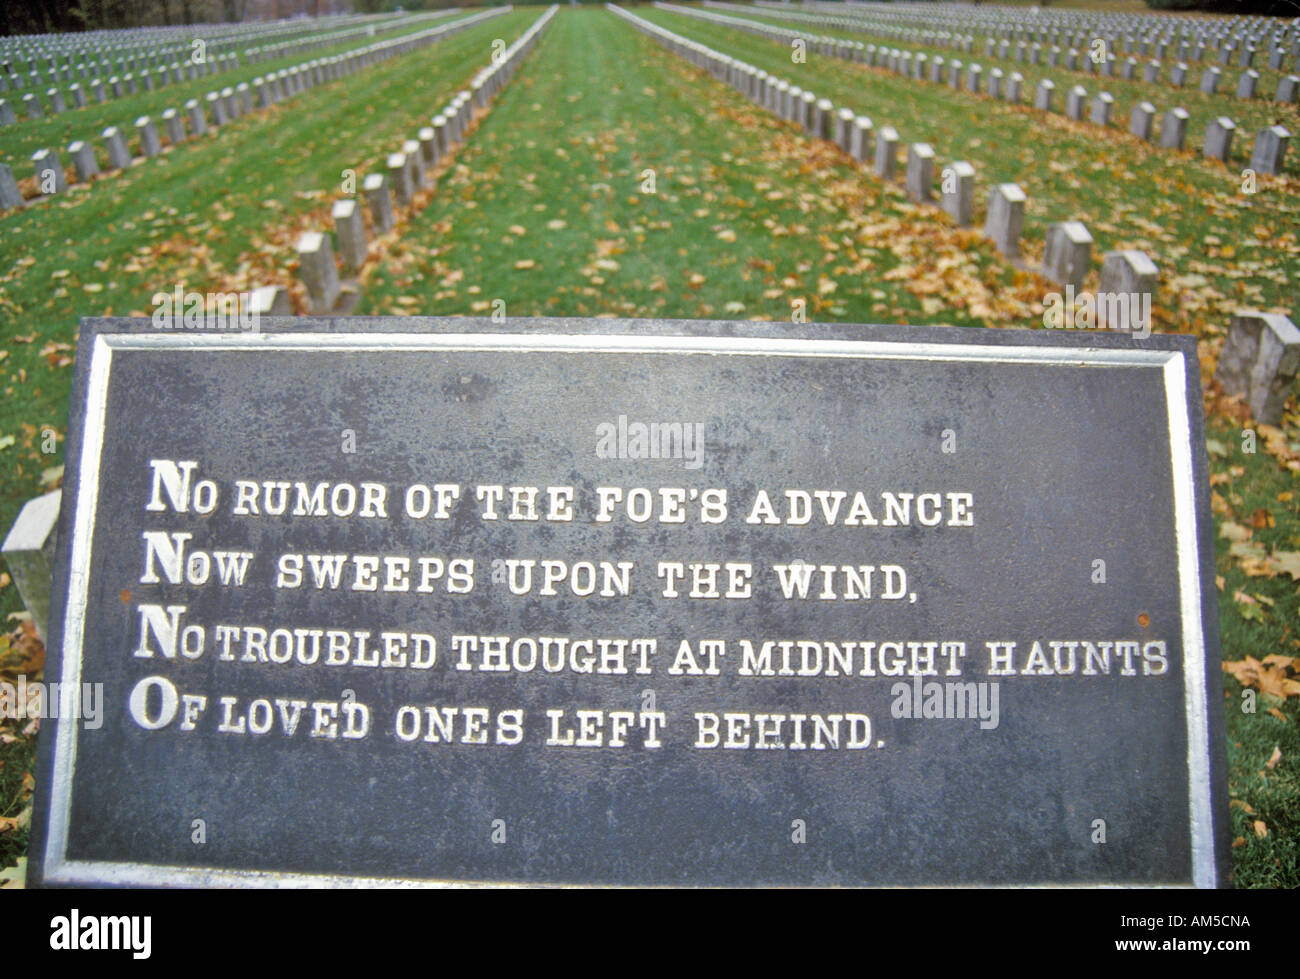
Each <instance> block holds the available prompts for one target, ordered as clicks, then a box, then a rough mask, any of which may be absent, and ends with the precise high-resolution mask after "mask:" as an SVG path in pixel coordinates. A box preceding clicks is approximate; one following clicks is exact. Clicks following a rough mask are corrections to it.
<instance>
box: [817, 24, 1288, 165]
mask: <svg viewBox="0 0 1300 979" xmlns="http://www.w3.org/2000/svg"><path fill="white" fill-rule="evenodd" d="M824 53H835V54H839V51H838V50H835V51H832V49H831V48H829V47H828V48H826V49H825V51H824ZM859 53H860V54H861V59H860V60H861V61H862V63H863V64H867V65H873V66H875V67H879V68H887V69H889V70H890V71H893V72H894V73H896V74H899V75H903V76H904V77H907V78H914V79H917V80H925V79H926V77H927V70H926V69H927V62H928V66H929V70H928V78H929V81H931V82H934V83H942V82H943V80H944V75H945V73H946V75H947V84H948V86H949V87H950V88H953V89H955V90H958V91H961V90H964V91H966V92H969V93H971V94H973V95H979V94H986V95H988V96H989V97H990V98H1002V99H1005V100H1006V101H1008V102H1013V103H1019V101H1020V98H1021V90H1022V87H1023V85H1024V77H1023V76H1022V75H1021V74H1020V73H1019V72H1012V73H1011V76H1010V77H1009V78H1006V77H1005V76H1004V75H1003V73H1002V71H1001V69H998V68H994V69H993V70H992V71H991V72H990V73H989V77H988V81H987V83H985V82H984V79H983V69H982V68H981V67H980V66H979V65H978V64H971V65H966V66H963V65H962V63H961V62H960V61H958V60H957V59H955V58H954V59H953V60H952V61H949V62H945V61H944V59H943V56H942V55H935V57H934V58H933V59H927V57H926V56H925V55H924V54H919V55H916V56H915V57H912V56H911V53H910V52H907V51H901V52H900V51H898V50H897V49H892V50H886V49H885V48H879V49H876V50H873V45H870V44H868V45H867V46H866V47H865V48H864V49H863V50H862V51H861V52H858V51H857V50H856V49H853V50H849V51H847V52H846V54H848V55H850V56H851V55H855V54H859ZM963 67H965V69H966V70H965V73H964V74H963V71H962V69H963ZM945 69H946V72H945ZM1055 96H1056V83H1055V82H1053V81H1052V80H1051V79H1050V78H1044V79H1042V80H1041V81H1040V82H1039V83H1038V86H1037V87H1036V88H1035V90H1034V108H1035V109H1038V110H1039V111H1041V112H1054V111H1057V105H1058V104H1057V102H1056V99H1055ZM1114 106H1115V98H1114V96H1112V95H1111V94H1110V93H1109V92H1099V93H1097V95H1096V96H1095V97H1094V98H1093V99H1092V104H1091V108H1089V105H1088V90H1087V89H1085V88H1084V87H1083V86H1082V85H1075V86H1074V87H1073V88H1071V89H1070V90H1069V91H1068V92H1067V93H1066V97H1065V104H1064V110H1065V114H1066V115H1067V116H1068V117H1069V118H1071V119H1073V120H1075V121H1077V122H1082V121H1084V118H1085V116H1086V117H1087V119H1088V120H1089V121H1091V122H1092V123H1094V124H1095V125H1098V126H1109V125H1110V124H1111V111H1112V109H1113V108H1114ZM1156 114H1157V109H1156V107H1155V106H1154V105H1152V104H1151V103H1150V102H1146V101H1142V102H1139V103H1137V104H1136V105H1135V106H1133V108H1132V110H1131V111H1130V113H1129V121H1128V131H1129V132H1130V133H1132V134H1133V135H1134V136H1137V137H1138V138H1139V139H1142V140H1145V141H1146V142H1148V143H1150V142H1154V141H1155V140H1156V135H1155V118H1156ZM1189 118H1190V116H1189V114H1188V112H1187V110H1186V109H1183V108H1181V107H1177V108H1173V109H1170V110H1168V111H1167V112H1166V113H1165V114H1164V118H1163V121H1162V123H1161V126H1160V136H1159V145H1160V146H1161V147H1164V148H1166V149H1174V150H1181V149H1183V148H1184V143H1185V142H1186V139H1187V123H1188V119H1189ZM1236 131H1237V126H1236V124H1235V123H1234V122H1233V121H1232V120H1231V119H1230V118H1228V117H1227V116H1219V117H1218V118H1215V119H1211V120H1210V122H1209V124H1208V125H1207V126H1206V128H1205V138H1204V140H1203V142H1202V144H1201V152H1202V154H1203V155H1204V156H1205V157H1206V158H1208V159H1213V160H1219V161H1221V162H1223V163H1227V162H1228V161H1229V157H1230V156H1231V153H1232V140H1233V137H1234V135H1235V134H1236ZM1290 137H1291V133H1290V132H1289V131H1288V130H1287V129H1286V128H1285V127H1283V126H1266V127H1265V128H1263V129H1261V130H1260V131H1259V132H1258V133H1256V135H1255V144H1254V149H1253V151H1252V154H1251V163H1250V166H1251V169H1252V170H1254V171H1255V172H1256V173H1262V174H1269V175H1271V176H1276V175H1278V174H1280V173H1281V172H1282V167H1283V164H1284V160H1285V157H1286V149H1287V144H1288V142H1289V140H1290Z"/></svg>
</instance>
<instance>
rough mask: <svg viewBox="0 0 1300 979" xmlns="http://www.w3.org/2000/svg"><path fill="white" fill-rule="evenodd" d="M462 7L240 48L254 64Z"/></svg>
mask: <svg viewBox="0 0 1300 979" xmlns="http://www.w3.org/2000/svg"><path fill="white" fill-rule="evenodd" d="M463 10H464V8H461V7H452V8H449V9H446V10H432V11H423V12H416V13H412V14H404V15H402V16H400V17H398V18H396V19H395V20H390V21H388V22H386V23H384V24H383V25H381V26H378V27H376V26H375V25H374V24H370V25H366V26H363V27H354V28H349V29H348V30H342V31H333V32H331V33H328V34H316V35H313V36H311V37H308V38H303V39H298V40H292V41H281V42H279V43H277V44H265V45H262V46H261V47H257V48H248V49H247V50H245V51H244V57H245V58H246V59H247V60H248V62H249V63H250V64H256V63H257V62H261V61H275V60H276V59H278V58H287V57H292V56H293V55H295V54H301V53H302V52H304V51H310V50H312V49H314V48H320V47H326V46H331V45H335V44H344V43H346V42H348V41H351V40H354V39H356V38H359V37H378V36H380V35H383V34H391V33H393V32H394V31H397V30H404V29H405V28H406V27H408V26H410V25H411V24H414V23H416V22H418V21H424V20H434V19H437V18H441V17H449V16H451V15H452V14H459V13H462V12H463Z"/></svg>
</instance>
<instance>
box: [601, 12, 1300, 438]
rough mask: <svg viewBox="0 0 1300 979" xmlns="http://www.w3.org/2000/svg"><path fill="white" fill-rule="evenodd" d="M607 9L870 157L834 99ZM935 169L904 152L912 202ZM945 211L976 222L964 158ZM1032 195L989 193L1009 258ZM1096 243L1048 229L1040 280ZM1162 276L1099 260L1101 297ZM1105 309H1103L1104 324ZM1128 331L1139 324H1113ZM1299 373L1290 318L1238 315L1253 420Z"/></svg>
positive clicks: (1149, 287) (1233, 390)
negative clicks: (818, 95)
mask: <svg viewBox="0 0 1300 979" xmlns="http://www.w3.org/2000/svg"><path fill="white" fill-rule="evenodd" d="M606 6H607V7H608V8H609V9H611V10H613V11H614V12H615V13H616V14H618V15H619V16H620V17H623V18H624V19H625V20H627V21H629V22H630V23H631V24H632V25H633V26H634V27H636V28H638V29H639V30H641V31H643V32H644V33H646V34H649V35H650V36H651V37H653V38H655V39H656V40H657V41H659V43H661V44H663V45H664V46H665V47H667V48H668V49H669V50H671V51H673V52H674V53H675V54H677V55H678V56H680V57H683V58H685V59H686V60H688V61H690V62H691V63H693V64H695V65H696V66H697V67H700V68H703V69H705V70H707V71H709V72H710V74H712V75H714V76H715V77H718V78H721V79H723V80H725V81H726V82H728V83H729V84H731V85H732V86H733V87H735V88H736V89H737V90H738V91H739V92H741V94H743V95H745V96H746V97H747V98H749V99H750V100H751V101H754V102H755V103H757V104H758V105H760V106H762V107H764V108H765V109H768V110H769V111H772V112H774V113H776V114H778V115H781V116H783V117H784V118H786V119H789V120H790V121H793V122H796V123H798V124H799V125H802V126H803V127H804V129H805V130H806V131H807V132H809V133H810V134H812V135H814V136H817V137H819V138H822V139H827V140H833V141H835V142H836V143H837V144H838V145H839V146H840V147H841V148H842V149H843V150H844V151H845V152H846V153H848V154H850V155H851V156H853V157H854V159H856V160H858V161H860V162H866V161H867V160H868V158H870V157H872V155H873V146H872V143H873V140H872V123H871V120H870V119H868V118H867V117H865V116H859V115H855V114H854V112H853V111H852V110H851V109H840V110H838V111H836V110H835V107H834V106H833V105H832V103H831V102H830V100H828V99H818V98H817V97H816V96H815V95H813V94H812V93H811V92H801V91H800V90H799V89H798V87H797V86H792V85H790V84H789V82H787V81H785V80H784V79H779V78H776V77H775V76H772V75H769V74H768V73H767V72H765V71H762V70H760V69H756V68H755V67H754V66H752V65H748V64H745V63H744V62H741V61H737V60H735V59H733V58H730V57H728V56H727V55H724V54H721V53H720V52H718V51H715V50H713V49H712V48H709V47H707V46H705V45H702V44H699V43H697V42H695V41H691V40H689V39H687V38H684V37H682V36H681V35H679V34H675V33H674V32H672V31H670V30H667V29H666V28H663V27H660V26H659V25H657V24H653V23H650V22H649V21H646V20H643V19H642V18H640V17H637V16H635V15H634V14H631V13H628V12H627V11H624V10H621V9H619V8H617V7H615V6H613V5H612V4H606ZM899 142H900V140H899V136H898V133H897V131H896V130H895V129H894V128H893V127H892V126H883V127H881V129H880V132H879V133H878V134H877V135H876V138H875V140H874V144H875V145H874V161H873V162H874V168H875V172H876V174H877V175H878V176H879V177H881V178H882V179H893V178H894V176H895V172H896V168H897V153H898V145H899ZM934 169H935V156H934V150H933V148H931V147H930V146H929V145H928V144H926V143H915V144H913V145H911V146H910V147H909V148H908V154H907V172H906V178H905V183H906V187H907V192H908V195H909V196H910V197H911V198H912V199H913V200H916V201H918V202H931V201H932V199H933V181H934ZM942 176H943V187H942V206H943V208H944V210H945V211H947V212H948V213H949V215H951V216H952V218H953V220H954V221H955V222H956V223H957V224H958V225H959V226H969V225H970V224H971V223H972V222H973V219H974V202H975V168H974V167H972V166H971V165H970V164H969V163H967V162H964V161H958V162H955V163H953V164H952V165H951V166H950V167H948V168H947V169H946V170H945V171H944V173H943V175H942ZM1026 201H1027V197H1026V195H1025V192H1024V190H1023V189H1022V188H1021V187H1020V186H1019V185H1018V184H1011V183H1009V184H1000V185H998V186H996V187H994V188H992V189H991V190H990V192H989V196H988V209H987V216H986V219H985V225H984V233H985V235H986V236H987V237H988V238H990V239H991V240H992V241H993V243H994V246H995V247H996V248H997V249H998V250H999V251H1000V252H1002V253H1003V254H1005V255H1007V256H1008V257H1010V258H1012V259H1015V258H1017V257H1019V255H1020V236H1021V231H1022V228H1023V225H1024V214H1025V204H1026ZM1092 245H1093V238H1092V235H1091V234H1090V233H1089V232H1088V229H1087V228H1086V227H1085V226H1084V225H1083V224H1082V223H1081V222H1078V221H1065V222H1061V223H1059V224H1055V225H1053V226H1052V227H1051V228H1049V229H1048V232H1047V239H1046V241H1045V243H1044V252H1043V261H1042V269H1041V271H1042V275H1043V277H1044V278H1045V279H1048V280H1049V281H1051V282H1055V283H1057V284H1059V285H1063V286H1064V285H1073V286H1074V287H1075V288H1076V289H1078V288H1080V287H1081V286H1082V284H1083V280H1084V278H1085V277H1086V275H1087V272H1088V268H1089V265H1090V262H1091V256H1092ZM1158 276H1159V270H1158V269H1157V267H1156V265H1155V263H1154V262H1153V261H1152V260H1151V258H1150V257H1149V256H1148V255H1147V254H1146V253H1145V252H1142V251H1139V250H1135V249H1130V250H1120V251H1113V252H1108V253H1107V254H1106V255H1105V256H1104V257H1103V260H1102V266H1101V274H1100V279H1099V284H1098V292H1099V293H1100V294H1117V295H1127V296H1138V297H1142V296H1146V297H1151V298H1152V299H1154V295H1155V292H1156V288H1157V280H1158ZM1105 314H1106V309H1105V308H1104V306H1103V304H1098V315H1099V317H1102V316H1105ZM1114 325H1115V326H1118V327H1120V328H1130V327H1131V326H1132V325H1133V324H1122V323H1121V324H1114ZM1297 372H1300V330H1297V328H1296V327H1295V325H1294V324H1293V323H1292V322H1291V320H1290V319H1289V318H1288V317H1286V316H1284V315H1282V314H1275V313H1258V312H1255V311H1249V310H1246V311H1240V312H1238V313H1237V314H1236V315H1234V317H1233V319H1232V322H1231V325H1230V327H1229V331H1228V338H1227V341H1226V343H1225V346H1224V348H1223V352H1222V353H1221V354H1220V358H1219V367H1218V374H1217V376H1218V378H1219V380H1220V382H1221V383H1222V384H1223V386H1224V390H1225V391H1227V392H1228V393H1229V394H1240V395H1242V396H1243V397H1244V398H1245V399H1246V401H1247V403H1248V404H1250V406H1251V410H1252V412H1253V413H1254V415H1255V417H1256V419H1257V420H1258V421H1260V422H1261V423H1265V424H1276V423H1277V421H1278V420H1279V419H1280V417H1281V414H1282V410H1283V408H1284V406H1285V404H1286V400H1287V397H1288V396H1289V393H1290V389H1291V387H1292V384H1293V382H1294V380H1295V377H1296V374H1297Z"/></svg>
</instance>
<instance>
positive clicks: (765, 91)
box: [638, 25, 1157, 296]
mask: <svg viewBox="0 0 1300 979" xmlns="http://www.w3.org/2000/svg"><path fill="white" fill-rule="evenodd" d="M638 26H640V25H638ZM658 39H659V40H660V42H661V43H664V44H665V45H667V46H668V47H669V48H670V50H673V51H674V52H675V53H676V54H678V55H679V56H681V57H685V58H687V60H689V61H691V62H692V63H693V64H695V65H697V66H698V67H701V68H704V69H705V70H707V71H709V72H710V73H711V74H713V75H714V76H715V77H718V78H720V79H722V80H723V81H725V82H726V83H727V84H729V85H731V86H732V87H733V88H735V89H736V90H737V91H738V92H740V93H741V95H743V96H745V97H746V98H747V99H749V100H750V101H751V102H754V103H755V104H757V105H759V106H761V107H762V108H764V109H766V110H768V111H769V112H772V113H774V114H775V115H777V116H780V117H781V118H783V119H787V120H789V121H790V122H793V123H795V124H796V125H799V126H801V127H802V128H803V129H804V131H805V132H807V133H808V134H809V135H811V136H813V137H814V138H817V139H825V140H828V141H831V142H834V143H836V144H837V145H838V146H839V147H840V148H841V149H842V150H844V152H845V153H848V154H849V155H850V156H852V157H853V158H854V159H855V160H857V161H858V162H859V163H872V164H873V166H874V170H875V173H876V176H878V177H879V178H880V179H881V180H893V179H895V176H896V174H897V170H898V148H899V145H900V142H901V140H900V138H899V135H898V131H897V130H896V129H895V128H894V127H893V126H882V127H880V130H879V131H878V132H875V134H874V139H873V130H874V125H873V123H872V121H871V120H870V119H869V118H867V117H866V116H860V115H857V114H856V113H855V112H854V111H853V110H852V109H847V108H841V109H839V110H836V109H835V107H834V105H833V104H832V103H831V101H830V100H829V99H819V98H817V96H816V95H814V94H813V93H812V92H808V91H804V90H802V89H801V88H799V87H798V86H797V85H791V84H790V83H789V82H788V81H786V80H785V79H783V78H778V77H776V76H774V75H770V74H768V72H766V71H763V70H761V69H759V68H755V67H754V66H753V65H750V64H746V63H745V62H743V61H738V60H736V59H734V58H731V57H729V56H727V55H725V54H722V53H720V52H718V51H715V50H713V49H712V48H708V47H705V46H704V45H697V44H695V42H692V41H688V40H687V39H685V38H683V37H681V36H680V35H677V34H674V33H672V32H670V31H665V32H664V33H662V34H659V35H658ZM934 178H935V153H934V148H933V147H931V146H930V144H929V143H913V144H912V145H911V146H909V147H908V151H907V171H906V176H905V178H904V184H905V186H906V188H907V194H908V196H909V197H910V198H911V199H912V200H914V201H916V202H917V203H924V204H932V203H934ZM942 178H943V179H942V184H941V186H942V207H943V209H944V210H945V211H947V212H948V214H949V215H950V216H951V217H952V219H953V221H954V222H955V223H956V224H957V225H958V226H960V227H968V226H970V225H971V224H972V223H973V221H974V214H975V168H974V167H973V166H971V164H970V163H968V162H966V161H964V160H962V161H957V162H955V163H953V164H952V165H951V166H950V167H948V168H947V169H946V170H945V171H944V173H943V174H942ZM1026 200H1027V198H1026V196H1025V192H1024V191H1023V190H1022V189H1021V188H1020V186H1019V185H1018V184H1012V183H1007V184H1000V185H998V186H996V187H994V188H993V189H992V190H990V191H989V197H988V211H987V218H986V221H985V226H984V233H985V235H986V236H987V237H988V238H989V239H991V240H992V242H993V244H994V247H996V248H997V249H998V251H1000V252H1001V253H1002V254H1004V255H1006V256H1007V257H1008V258H1010V259H1012V260H1015V259H1018V258H1019V257H1020V254H1021V248H1020V235H1021V229H1022V228H1023V225H1024V215H1025V203H1026ZM1091 255H1092V236H1091V235H1090V234H1089V233H1088V230H1087V229H1086V228H1085V227H1084V226H1083V225H1082V224H1080V223H1079V222H1077V221H1067V222H1064V223H1062V224H1059V225H1055V226H1053V227H1052V228H1051V229H1050V230H1049V232H1048V236H1047V244H1046V250H1045V252H1044V257H1043V268H1042V272H1043V276H1044V278H1047V279H1049V280H1051V281H1053V282H1056V283H1059V284H1060V285H1066V284H1073V285H1074V286H1075V287H1076V288H1077V287H1081V286H1082V285H1083V279H1084V276H1085V275H1086V274H1087V271H1088V266H1089V262H1090V261H1091ZM1156 279H1157V270H1156V266H1155V263H1154V262H1152V261H1151V259H1150V258H1148V257H1147V255H1146V254H1145V253H1144V252H1140V251H1115V252H1110V253H1108V254H1107V255H1106V256H1105V258H1104V260H1103V262H1102V269H1101V286H1100V288H1101V291H1103V292H1114V293H1123V294H1127V295H1138V294H1146V295H1151V296H1154V293H1155V288H1156Z"/></svg>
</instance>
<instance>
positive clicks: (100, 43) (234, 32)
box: [0, 15, 373, 81]
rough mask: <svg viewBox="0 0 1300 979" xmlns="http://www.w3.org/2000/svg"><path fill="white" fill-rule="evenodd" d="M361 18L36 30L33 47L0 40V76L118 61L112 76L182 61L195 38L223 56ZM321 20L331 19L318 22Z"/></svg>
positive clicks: (66, 74) (84, 69)
mask: <svg viewBox="0 0 1300 979" xmlns="http://www.w3.org/2000/svg"><path fill="white" fill-rule="evenodd" d="M367 19H373V17H372V16H369V15H368V16H367V17H341V18H340V17H328V18H327V17H322V18H319V20H318V21H316V22H314V24H315V26H313V27H311V28H307V27H304V26H303V22H302V21H301V20H294V21H292V22H285V21H279V22H276V23H274V24H260V23H250V24H240V25H230V24H226V25H213V24H191V25H186V26H183V27H176V28H149V29H148V32H147V33H146V34H145V36H144V39H142V38H141V36H140V32H137V31H129V30H128V31H122V30H118V31H106V32H101V35H100V36H99V37H98V38H96V37H91V36H88V35H86V34H42V35H36V36H35V37H37V38H38V39H39V40H40V41H41V42H42V43H40V44H37V45H32V44H30V43H29V39H27V38H17V39H15V38H0V74H3V75H11V76H13V77H15V78H18V79H21V77H22V76H21V75H20V74H19V71H18V68H17V66H18V65H20V64H21V65H22V66H24V68H25V70H26V71H27V73H28V74H29V75H30V74H31V73H34V72H38V71H46V72H56V73H57V74H55V75H54V76H52V77H51V80H52V81H58V80H60V77H63V78H66V79H67V80H68V81H71V80H72V77H73V73H74V72H79V73H80V74H81V77H82V78H85V77H87V73H88V72H94V71H95V70H96V68H97V67H98V68H103V69H106V70H111V65H112V63H113V62H114V61H116V63H117V65H118V74H123V73H125V72H127V71H138V70H140V69H142V68H149V67H157V66H161V65H165V64H167V63H169V62H171V61H175V60H184V59H185V58H186V57H188V56H189V53H190V51H192V50H193V48H194V42H195V41H201V42H202V43H203V46H204V48H205V49H206V50H207V51H208V52H210V53H211V54H213V55H216V54H224V53H229V52H233V51H236V50H238V49H240V48H241V47H247V45H248V44H249V43H250V42H254V43H256V42H262V43H263V44H265V45H267V46H270V45H272V44H286V43H289V44H291V43H296V40H290V41H287V42H277V41H275V39H276V38H278V37H281V36H283V35H286V34H292V35H304V34H306V35H311V36H322V35H326V34H327V32H336V30H337V28H338V27H340V26H344V25H345V24H347V23H351V22H354V21H357V20H362V21H364V20H367ZM326 20H329V21H331V22H330V23H328V24H327V23H324V21H326ZM219 28H224V29H219ZM299 40H300V39H299ZM6 42H7V43H6ZM42 62H44V64H42Z"/></svg>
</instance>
